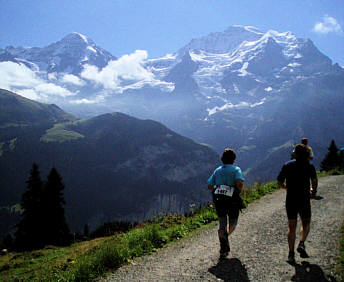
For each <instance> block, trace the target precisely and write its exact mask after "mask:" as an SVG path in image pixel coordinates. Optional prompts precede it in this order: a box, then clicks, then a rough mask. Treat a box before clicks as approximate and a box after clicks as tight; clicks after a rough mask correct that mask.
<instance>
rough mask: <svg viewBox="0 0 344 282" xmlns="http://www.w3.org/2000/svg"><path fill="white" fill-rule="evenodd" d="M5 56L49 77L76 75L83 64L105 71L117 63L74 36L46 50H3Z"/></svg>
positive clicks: (77, 34) (70, 35)
mask: <svg viewBox="0 0 344 282" xmlns="http://www.w3.org/2000/svg"><path fill="white" fill-rule="evenodd" d="M5 52H7V53H8V54H10V55H11V56H13V57H14V58H15V59H16V60H17V61H18V62H22V63H24V64H26V65H27V66H30V67H31V68H33V69H34V70H35V69H38V70H39V71H46V72H48V73H54V72H58V73H59V72H64V73H69V74H75V75H78V74H80V72H81V71H82V70H83V66H84V65H86V64H89V65H94V66H97V67H98V68H103V67H105V66H106V65H107V64H108V63H109V61H111V60H116V57H114V56H112V55H111V54H110V53H109V52H107V51H105V50H104V49H102V48H100V47H98V46H97V45H96V44H95V43H94V42H93V41H92V39H89V38H87V37H86V36H85V35H82V34H80V33H77V32H74V33H70V34H68V35H67V36H65V37H64V38H63V39H61V40H60V41H58V42H55V43H52V44H50V45H49V46H47V47H43V48H38V47H33V48H24V47H18V48H15V47H12V46H10V47H6V48H5Z"/></svg>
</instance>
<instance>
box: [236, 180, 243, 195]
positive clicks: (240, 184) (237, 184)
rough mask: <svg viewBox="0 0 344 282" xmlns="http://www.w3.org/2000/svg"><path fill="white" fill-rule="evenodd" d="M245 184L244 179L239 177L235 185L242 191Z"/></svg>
mask: <svg viewBox="0 0 344 282" xmlns="http://www.w3.org/2000/svg"><path fill="white" fill-rule="evenodd" d="M243 186H244V184H243V182H242V179H237V180H236V181H235V187H236V188H238V189H239V192H240V193H241V191H242V187H243Z"/></svg>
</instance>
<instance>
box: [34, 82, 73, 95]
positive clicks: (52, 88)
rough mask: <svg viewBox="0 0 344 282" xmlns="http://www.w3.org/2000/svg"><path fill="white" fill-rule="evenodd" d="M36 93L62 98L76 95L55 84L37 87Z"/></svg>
mask: <svg viewBox="0 0 344 282" xmlns="http://www.w3.org/2000/svg"><path fill="white" fill-rule="evenodd" d="M35 91H37V92H38V93H39V94H41V95H43V96H51V95H54V96H61V97H67V96H73V95H75V94H74V93H72V92H70V91H69V90H67V89H66V88H63V87H61V86H58V85H55V84H53V83H42V84H39V85H37V86H36V87H35Z"/></svg>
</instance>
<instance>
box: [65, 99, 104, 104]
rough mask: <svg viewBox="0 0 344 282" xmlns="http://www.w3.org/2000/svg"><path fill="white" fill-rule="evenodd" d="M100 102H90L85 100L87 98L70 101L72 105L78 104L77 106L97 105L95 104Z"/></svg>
mask: <svg viewBox="0 0 344 282" xmlns="http://www.w3.org/2000/svg"><path fill="white" fill-rule="evenodd" d="M98 102H99V101H98V100H89V99H85V98H83V99H78V100H72V101H70V103H71V104H77V105H80V104H95V103H98Z"/></svg>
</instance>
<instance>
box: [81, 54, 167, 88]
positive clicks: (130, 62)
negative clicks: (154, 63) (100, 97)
mask: <svg viewBox="0 0 344 282" xmlns="http://www.w3.org/2000/svg"><path fill="white" fill-rule="evenodd" d="M147 57H148V54H147V52H146V51H144V50H136V51H135V52H134V53H132V54H129V55H124V56H122V57H121V58H119V59H118V60H116V61H110V62H109V63H108V65H107V66H106V67H104V68H103V69H101V70H99V69H98V68H97V67H95V66H91V65H86V66H84V70H83V71H82V73H81V77H83V78H85V79H88V80H90V81H93V82H95V83H97V84H100V85H102V86H103V87H104V88H105V89H111V90H115V91H116V92H119V93H121V92H123V91H124V90H126V89H129V88H130V89H137V88H141V87H143V86H144V85H146V84H149V85H152V86H157V85H159V86H160V85H161V86H163V87H164V88H165V89H166V90H167V91H170V89H173V84H172V83H167V82H163V81H160V80H157V79H155V77H154V74H153V73H152V72H150V71H149V70H147V69H145V68H144V67H143V63H144V62H145V60H146V59H147Z"/></svg>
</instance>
